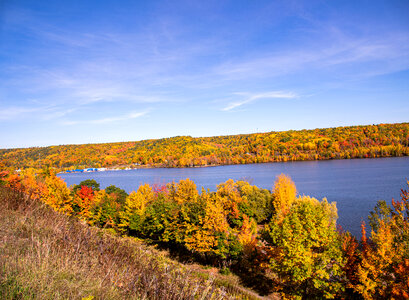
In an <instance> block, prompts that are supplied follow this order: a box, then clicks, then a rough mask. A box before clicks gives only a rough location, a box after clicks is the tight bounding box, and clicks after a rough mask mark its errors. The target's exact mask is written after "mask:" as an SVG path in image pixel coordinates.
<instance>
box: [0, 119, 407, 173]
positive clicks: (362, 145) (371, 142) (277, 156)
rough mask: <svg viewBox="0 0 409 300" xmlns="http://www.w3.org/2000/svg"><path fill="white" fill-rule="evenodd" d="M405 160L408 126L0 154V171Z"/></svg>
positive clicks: (3, 151)
mask: <svg viewBox="0 0 409 300" xmlns="http://www.w3.org/2000/svg"><path fill="white" fill-rule="evenodd" d="M404 155H409V123H400V124H380V125H368V126H351V127H337V128H326V129H314V130H301V131H293V130H290V131H283V132H267V133H255V134H242V135H232V136H215V137H205V138H192V137H190V136H179V137H173V138H166V139H158V140H145V141H139V142H123V143H106V144H87V145H63V146H50V147H36V148H24V149H0V169H5V168H10V169H12V170H16V169H23V168H29V167H34V168H39V167H40V168H42V167H44V166H49V167H54V168H58V169H59V170H66V169H77V168H85V167H96V168H99V167H111V166H121V165H122V166H128V167H129V166H130V167H136V166H139V167H140V166H149V167H154V166H160V167H194V166H210V165H225V164H244V163H264V162H280V161H295V160H320V159H345V158H370V157H388V156H404Z"/></svg>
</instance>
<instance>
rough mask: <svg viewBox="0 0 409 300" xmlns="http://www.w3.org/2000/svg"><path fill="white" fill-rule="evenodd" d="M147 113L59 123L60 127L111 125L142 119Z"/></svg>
mask: <svg viewBox="0 0 409 300" xmlns="http://www.w3.org/2000/svg"><path fill="white" fill-rule="evenodd" d="M147 113H148V112H147V111H143V112H132V113H129V114H126V115H122V116H117V117H109V118H102V119H94V120H79V121H63V122H61V124H62V125H78V124H92V125H98V124H107V123H113V122H120V121H126V120H131V119H136V118H139V117H142V116H144V115H146V114H147Z"/></svg>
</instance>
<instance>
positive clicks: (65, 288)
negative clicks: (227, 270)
mask: <svg viewBox="0 0 409 300" xmlns="http://www.w3.org/2000/svg"><path fill="white" fill-rule="evenodd" d="M0 253H1V254H0V298H1V299H199V298H200V299H216V298H217V299H236V298H241V299H258V298H259V297H258V296H257V295H256V294H254V293H253V292H251V291H246V290H245V289H244V288H242V287H240V286H238V285H237V284H236V283H235V282H232V280H231V279H229V278H227V279H226V278H224V276H222V275H220V274H217V273H212V272H206V270H203V269H201V268H200V267H199V266H194V265H193V266H191V265H184V264H181V263H178V262H176V261H174V260H171V259H170V258H169V257H167V254H166V253H163V252H160V251H158V250H156V249H154V248H153V247H149V246H146V245H144V244H142V243H141V242H139V241H137V240H134V239H132V238H127V237H119V236H116V235H114V234H112V233H111V232H108V231H106V230H103V229H99V228H96V227H90V226H87V225H86V224H85V223H83V222H80V221H79V220H78V219H73V218H69V217H67V216H66V215H63V214H59V213H57V212H56V211H54V210H52V209H50V208H49V207H47V206H46V205H44V203H42V202H41V201H39V199H35V197H30V198H28V197H27V195H26V194H23V193H21V192H19V191H17V190H13V189H9V188H6V187H5V186H3V185H1V184H0Z"/></svg>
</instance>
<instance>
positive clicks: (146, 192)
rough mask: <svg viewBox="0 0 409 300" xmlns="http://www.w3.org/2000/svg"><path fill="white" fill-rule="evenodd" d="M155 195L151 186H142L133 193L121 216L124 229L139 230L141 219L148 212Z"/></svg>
mask: <svg viewBox="0 0 409 300" xmlns="http://www.w3.org/2000/svg"><path fill="white" fill-rule="evenodd" d="M154 198H155V193H154V192H153V190H152V188H151V186H150V185H149V184H144V185H141V186H140V187H139V188H138V191H137V192H132V193H130V194H129V196H128V197H127V198H126V200H125V205H124V211H123V213H122V214H121V224H120V225H119V226H120V227H121V228H123V229H131V230H137V229H139V226H140V225H141V218H142V216H143V214H144V213H145V210H146V205H147V204H148V203H149V202H151V201H153V200H154Z"/></svg>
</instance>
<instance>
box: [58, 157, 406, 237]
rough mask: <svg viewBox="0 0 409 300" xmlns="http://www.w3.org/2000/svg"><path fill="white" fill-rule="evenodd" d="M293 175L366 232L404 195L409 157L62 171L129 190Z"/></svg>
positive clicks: (352, 227) (344, 221)
mask: <svg viewBox="0 0 409 300" xmlns="http://www.w3.org/2000/svg"><path fill="white" fill-rule="evenodd" d="M281 173H284V174H287V175H290V176H291V178H292V179H293V181H294V182H295V184H296V186H297V191H298V193H299V194H305V195H310V196H313V197H315V198H318V199H322V198H323V197H326V198H327V199H328V201H329V202H332V201H335V202H337V207H338V215H339V219H338V224H340V225H341V226H342V227H343V228H345V229H346V230H349V231H350V232H351V233H352V234H354V235H356V236H360V223H361V221H362V220H365V221H366V218H367V216H368V214H369V212H370V211H371V210H372V209H373V207H374V206H375V204H376V202H377V201H378V200H380V199H383V200H386V201H387V203H390V201H391V199H392V198H395V199H398V198H399V194H400V189H401V188H406V180H408V179H409V157H395V158H377V159H351V160H330V161H307V162H286V163H268V164H250V165H234V166H219V167H208V168H186V169H138V170H129V171H107V172H94V173H73V174H60V175H59V176H60V177H61V178H63V179H64V180H65V181H66V183H67V184H68V185H72V184H78V183H80V182H81V181H82V180H85V179H95V180H96V181H97V182H99V183H100V184H101V188H105V187H107V186H109V185H111V184H113V185H116V186H118V187H120V188H123V189H124V190H126V191H127V192H131V191H133V190H137V189H138V187H139V185H141V184H144V183H149V184H165V183H168V182H171V181H173V180H174V181H179V180H181V179H186V178H190V179H192V180H193V181H194V182H195V183H196V185H197V187H198V189H199V190H200V189H201V187H202V186H203V187H204V188H205V189H210V190H211V191H215V190H216V186H217V185H218V184H219V183H222V182H225V181H226V180H227V179H230V178H231V179H234V180H239V179H245V180H247V181H249V182H250V183H251V184H254V185H257V186H258V187H261V188H266V189H269V190H271V188H272V186H273V184H274V180H275V178H276V176H277V175H279V174H281Z"/></svg>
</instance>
